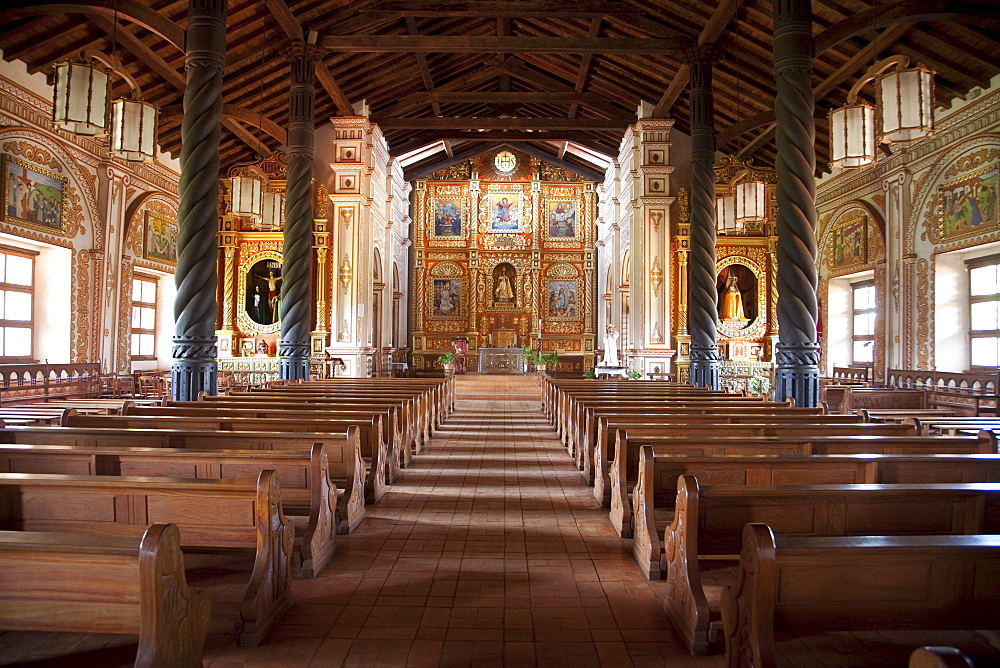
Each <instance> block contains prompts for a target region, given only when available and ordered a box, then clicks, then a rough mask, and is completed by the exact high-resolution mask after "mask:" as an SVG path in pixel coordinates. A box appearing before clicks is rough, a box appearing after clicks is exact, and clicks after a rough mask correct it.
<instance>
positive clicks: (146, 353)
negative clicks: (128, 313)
mask: <svg viewBox="0 0 1000 668" xmlns="http://www.w3.org/2000/svg"><path fill="white" fill-rule="evenodd" d="M131 350H132V359H133V360H151V359H156V277H155V276H145V275H143V274H133V276H132V347H131Z"/></svg>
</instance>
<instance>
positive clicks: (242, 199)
mask: <svg viewBox="0 0 1000 668" xmlns="http://www.w3.org/2000/svg"><path fill="white" fill-rule="evenodd" d="M232 182H233V185H232V191H231V194H232V204H231V207H230V208H231V211H232V214H233V215H234V216H241V217H243V218H254V219H256V220H260V218H261V217H262V215H263V211H262V209H263V199H262V197H261V191H262V190H263V186H264V182H263V181H261V180H260V179H258V178H257V177H256V176H234V177H233V178H232Z"/></svg>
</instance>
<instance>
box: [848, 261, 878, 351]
mask: <svg viewBox="0 0 1000 668" xmlns="http://www.w3.org/2000/svg"><path fill="white" fill-rule="evenodd" d="M876 307H877V305H876V304H875V281H860V282H858V283H851V363H852V364H853V365H864V366H870V365H871V364H872V363H874V362H875V317H876V316H875V312H876Z"/></svg>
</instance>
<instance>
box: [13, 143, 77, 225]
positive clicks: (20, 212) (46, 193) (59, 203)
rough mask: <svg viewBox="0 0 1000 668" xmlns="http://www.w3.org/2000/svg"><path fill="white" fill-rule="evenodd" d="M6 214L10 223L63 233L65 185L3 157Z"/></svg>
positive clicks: (23, 163)
mask: <svg viewBox="0 0 1000 668" xmlns="http://www.w3.org/2000/svg"><path fill="white" fill-rule="evenodd" d="M3 182H4V188H3V200H4V201H3V213H4V217H5V219H6V220H8V221H10V222H18V221H20V222H24V223H29V224H31V225H36V226H40V227H45V228H48V229H51V230H61V229H62V222H63V221H62V216H63V186H64V184H65V181H64V180H63V179H62V178H59V177H58V176H56V175H55V174H51V173H49V172H47V171H46V170H43V169H42V168H40V167H35V166H33V165H31V164H30V163H28V162H24V161H22V160H18V159H17V158H13V157H11V156H6V155H5V156H4V164H3Z"/></svg>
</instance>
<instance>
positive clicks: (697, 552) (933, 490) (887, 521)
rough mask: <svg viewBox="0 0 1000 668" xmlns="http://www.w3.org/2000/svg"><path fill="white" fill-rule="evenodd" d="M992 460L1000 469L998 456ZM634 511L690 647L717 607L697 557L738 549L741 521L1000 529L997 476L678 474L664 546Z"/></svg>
mask: <svg viewBox="0 0 1000 668" xmlns="http://www.w3.org/2000/svg"><path fill="white" fill-rule="evenodd" d="M643 454H644V455H646V454H647V453H646V452H645V451H644V452H643ZM994 467H995V470H996V471H998V472H1000V461H994ZM641 482H642V479H641V478H640V484H641ZM636 499H637V501H636V505H637V508H640V507H641V506H643V505H644V504H643V502H642V501H640V500H639V499H640V497H639V496H638V494H637V496H636ZM637 514H638V516H639V517H644V520H641V521H639V520H637V522H636V531H635V536H636V538H635V541H634V543H633V545H634V548H633V555H634V556H635V558H636V560H637V562H638V563H639V566H640V569H641V570H643V571H644V572H645V574H646V575H647V576H651V579H657V580H658V579H660V577H661V576H662V575H664V574H665V575H666V579H667V583H668V590H669V591H668V594H667V596H666V597H665V598H664V600H663V607H664V610H665V611H666V613H667V617H669V618H670V621H671V623H672V624H673V626H674V629H676V630H677V632H678V633H679V634H680V636H681V638H682V639H683V640H684V643H685V644H686V645H687V647H688V650H689V651H690V652H691V653H692V654H704V653H705V652H707V651H708V648H709V646H710V645H711V643H712V642H714V640H715V634H716V631H717V628H715V627H714V626H713V625H715V626H717V625H718V623H719V615H718V604H717V599H715V597H713V596H711V595H710V594H711V592H710V591H707V590H706V587H705V586H704V584H703V580H702V574H703V573H702V571H703V569H702V562H703V561H704V560H720V559H725V560H733V559H737V558H738V554H739V550H740V537H741V534H742V531H743V526H744V525H745V524H746V523H747V522H763V523H766V524H769V525H770V526H771V528H772V529H773V530H774V531H776V532H777V533H780V534H795V535H809V536H858V535H871V534H875V535H897V534H913V535H918V534H919V535H924V534H979V533H1000V483H996V482H994V483H951V484H891V485H877V484H876V485H871V484H861V485H856V484H848V485H831V484H818V485H776V486H756V485H753V486H747V485H719V486H699V484H698V479H697V478H696V477H695V476H694V475H683V476H681V477H680V478H678V480H677V498H676V503H675V510H674V518H673V521H672V522H671V523H670V525H669V526H667V527H666V528H665V530H664V532H663V543H662V545H663V547H664V549H663V550H662V551H661V548H660V541H659V540H657V538H656V536H657V534H656V527H655V524H654V523H653V522H652V513H649V512H643V513H641V514H639V513H638V511H637ZM647 538H651V539H652V541H647V540H646V539H647Z"/></svg>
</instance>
